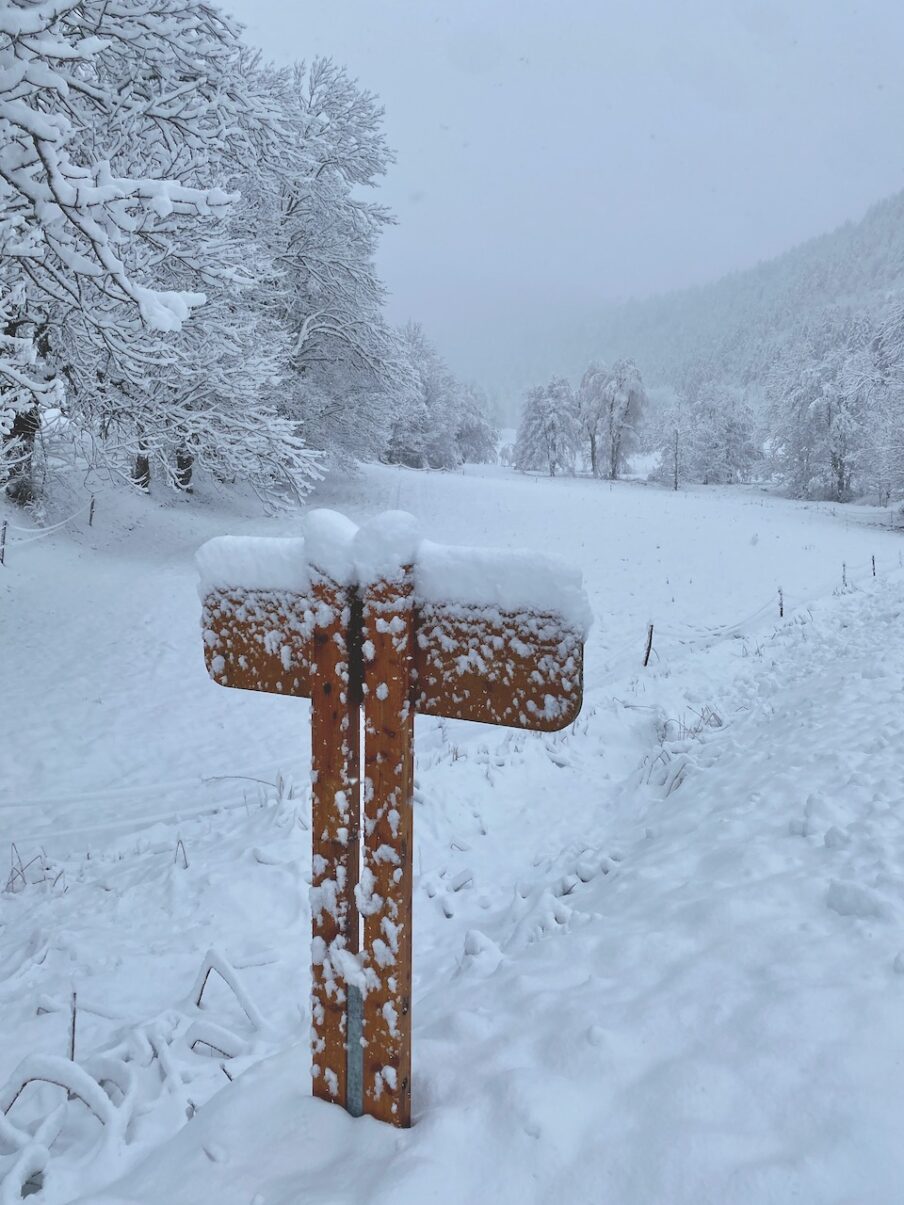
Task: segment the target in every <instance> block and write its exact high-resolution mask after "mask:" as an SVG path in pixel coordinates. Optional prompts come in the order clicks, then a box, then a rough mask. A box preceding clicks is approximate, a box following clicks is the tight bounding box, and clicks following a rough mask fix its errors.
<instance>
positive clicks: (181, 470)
mask: <svg viewBox="0 0 904 1205" xmlns="http://www.w3.org/2000/svg"><path fill="white" fill-rule="evenodd" d="M194 467H195V458H194V456H193V455H192V453H191V452H189V450H188V448H179V450H178V451H177V452H176V473H175V476H174V478H173V482H174V484H175V486H176V489H177V490H181V491H182V492H183V493H184V494H190V493H191V492H192V485H191V475H192V471H193V469H194Z"/></svg>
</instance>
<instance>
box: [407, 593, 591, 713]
mask: <svg viewBox="0 0 904 1205" xmlns="http://www.w3.org/2000/svg"><path fill="white" fill-rule="evenodd" d="M416 622H417V640H416V645H415V661H414V668H415V676H414V681H413V686H412V692H413V694H412V697H413V699H414V703H415V707H416V709H417V711H418V712H419V713H420V714H422V715H435V716H445V717H447V718H449V719H456V720H476V721H479V722H480V723H483V724H504V725H507V726H508V727H510V728H530V729H533V730H534V731H539V732H556V731H558V729H560V728H565V727H567V726H568V724H570V723H572V721H573V720H574V719H576V718H577V715H578V712H579V711H580V710H581V702H582V698H583V642H582V639H581V635H580V633H579V632H577V631H575V630H574V629H571V628H566V627H564V626H563V625H562V623H561V620H560V619H558V617H557V616H554V615H537V614H533V613H531V614H520V615H519V614H504V615H501V616H499V615H495V614H494V615H493V616H492V617H487V615H486V614H485V613H484V612H482V611H481V610H480V609H478V608H468V607H464V606H460V605H458V606H457V605H453V604H449V605H448V606H444V605H442V604H432V605H430V606H422V607H420V608H419V611H418V614H417V617H416Z"/></svg>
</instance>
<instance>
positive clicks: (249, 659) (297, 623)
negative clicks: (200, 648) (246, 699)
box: [202, 589, 313, 698]
mask: <svg viewBox="0 0 904 1205" xmlns="http://www.w3.org/2000/svg"><path fill="white" fill-rule="evenodd" d="M312 619H313V617H312V614H311V602H310V599H308V598H306V597H305V596H304V595H301V594H292V593H287V592H286V591H281V590H238V589H237V590H215V591H213V592H211V593H210V594H208V595H207V596H206V598H205V599H204V607H203V616H202V624H203V628H204V658H205V660H206V662H207V670H208V673H209V674H210V676H211V677H212V678H213V680H214V681H215V682H218V683H219V684H220V686H236V687H239V688H240V689H242V690H262V691H266V692H267V693H268V694H284V695H295V696H301V697H303V698H308V697H309V696H310V693H311V690H310V683H309V660H308V658H309V652H310V650H309V636H310V629H311V624H312Z"/></svg>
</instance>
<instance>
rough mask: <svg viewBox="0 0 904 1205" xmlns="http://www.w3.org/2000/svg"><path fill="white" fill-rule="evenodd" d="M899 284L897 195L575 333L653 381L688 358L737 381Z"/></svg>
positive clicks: (902, 246)
mask: <svg viewBox="0 0 904 1205" xmlns="http://www.w3.org/2000/svg"><path fill="white" fill-rule="evenodd" d="M902 290H904V193H898V194H896V195H894V196H892V197H889V198H887V199H886V200H884V201H881V202H879V203H878V204H877V205H874V206H873V207H872V208H871V209H870V210H869V212H868V213H867V214H866V215H865V217H863V219H862V220H861V221H859V222H848V223H846V224H845V225H844V226H841V227H840V228H839V229H837V230H835V231H832V232H831V233H828V234H824V235H821V236H819V237H818V238H814V239H811V240H809V241H808V242H806V243H803V244H801V245H800V246H798V247H795V248H793V249H792V250H790V251H788V252H786V253H785V254H784V255H781V256H779V257H777V258H776V259H772V260H769V261H767V262H766V263H762V264H759V265H757V266H756V267H754V268H750V269H748V270H746V271H743V272H735V273H732V274H731V275H728V276H726V277H724V278H723V279H721V280H718V281H716V282H714V283H713V284H709V285H704V286H701V287H699V288H694V289H687V290H683V291H679V292H675V293H669V294H666V295H663V296H661V297H653V298H649V299H647V300H643V301H635V302H628V303H626V304H624V305H619V306H613V307H610V308H609V309H607V310H606V312H605V313H604V314H603V315H602V316H601V317H600V318H599V319H598V320H595V321H594V322H593V323H592V324H588V327H587V328H586V330H585V332H584V341H585V343H586V344H587V345H588V348H589V349H590V350H589V351H588V354H593V351H592V349H593V348H595V349H596V351H597V353H598V354H603V355H605V356H608V357H609V358H615V357H616V356H618V355H630V356H633V357H634V358H635V359H636V360H637V362H638V364H639V365H640V368H641V371H642V372H643V373H644V375H645V377H646V378H647V379H648V380H649V381H650V382H651V383H653V384H662V383H672V382H674V381H675V380H676V378H678V377H679V376H680V374H681V370H682V368H683V367H684V365H685V364H687V363H688V361H690V360H691V359H694V358H702V359H704V360H711V361H713V362H715V363H717V364H718V365H719V368H720V370H721V371H722V372H724V374H725V375H726V376H727V377H729V378H730V379H733V380H735V381H738V382H741V383H747V382H749V381H751V380H757V379H758V378H760V377H761V376H762V375H763V374H764V372H765V370H766V369H767V368H768V367H769V364H770V363H771V362H772V360H773V359H774V357H775V354H776V349H777V348H779V347H781V346H782V345H783V344H784V343H785V341H786V340H788V339H789V338H793V337H795V333H796V331H797V330H798V329H799V328H800V326H801V325H802V324H804V323H806V322H807V321H809V320H812V319H813V318H815V317H816V316H818V315H819V314H820V313H822V312H823V311H824V310H826V309H828V308H832V307H842V308H849V309H851V310H853V311H864V310H869V311H870V312H873V313H877V312H881V311H882V310H883V308H884V307H885V306H886V305H887V303H888V301H889V300H890V299H891V298H894V297H900V295H901V293H902Z"/></svg>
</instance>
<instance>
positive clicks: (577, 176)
mask: <svg viewBox="0 0 904 1205" xmlns="http://www.w3.org/2000/svg"><path fill="white" fill-rule="evenodd" d="M225 6H226V7H227V8H229V9H230V10H231V11H232V12H233V13H235V15H236V16H238V17H239V18H240V19H241V20H242V21H243V22H244V23H245V24H246V25H247V26H248V37H249V40H250V41H252V42H254V43H255V44H257V45H259V46H261V47H262V48H263V49H264V51H265V52H266V54H267V55H268V57H271V58H273V59H275V60H277V61H280V62H286V61H288V60H290V59H293V58H310V57H312V56H313V55H316V54H325V55H330V56H332V57H333V58H335V59H336V60H337V61H339V62H342V63H344V64H346V65H347V66H348V67H349V69H350V70H351V72H352V73H353V74H354V75H355V76H357V77H358V79H359V80H360V81H361V82H362V83H363V84H364V85H365V86H366V87H367V88H369V89H371V90H372V91H374V92H376V93H378V94H379V95H380V96H381V98H382V99H383V102H384V104H385V106H386V130H387V134H388V138H389V141H390V143H391V145H392V146H393V147H394V149H395V151H396V155H397V162H396V164H395V166H394V167H393V169H392V171H391V173H390V175H389V176H388V177H387V179H386V181H385V184H384V186H383V188H382V190H381V192H382V199H383V200H384V201H385V202H386V203H387V204H389V205H390V206H391V207H392V208H393V209H394V211H395V212H396V214H397V215H398V219H399V225H398V227H397V228H395V229H394V230H392V231H390V232H389V233H388V234H387V236H386V238H385V241H384V246H383V249H382V252H381V256H380V268H381V271H382V274H383V277H384V279H385V280H386V282H387V283H388V285H389V288H390V290H391V293H392V298H391V307H390V316H391V317H392V318H393V319H394V320H397V321H404V320H406V319H407V318H409V317H412V318H417V319H419V320H420V321H422V322H423V323H424V325H425V327H426V328H427V331H428V333H429V334H430V335H431V337H432V338H433V339H434V341H435V342H436V343H437V344H438V345H439V347H440V349H441V351H442V352H443V353H444V354H445V355H446V357H447V359H448V360H449V361H450V364H451V366H452V367H453V369H454V370H455V371H456V372H457V373H458V374H459V375H462V376H466V377H475V378H478V379H482V380H484V381H485V382H486V383H487V384H489V385H491V386H495V387H496V388H497V389H502V390H504V391H508V390H509V389H511V388H514V387H515V386H517V385H520V384H522V383H523V380H524V371H525V368H524V366H525V365H526V364H528V363H531V364H532V365H533V364H534V363H536V360H537V354H536V353H537V348H538V346H542V347H543V349H544V357H545V359H547V360H548V361H549V363H550V368H549V371H553V370H556V369H558V370H559V371H563V372H570V371H574V370H575V369H576V368H577V367H579V366H578V365H572V364H570V363H567V362H566V361H567V351H566V350H565V349H566V348H567V338H566V335H567V331H568V328H569V326H570V325H573V324H574V323H575V322H576V321H577V322H580V323H581V324H585V323H586V321H587V318H588V315H590V314H592V312H593V311H594V308H597V309H598V308H599V306H600V305H601V303H603V302H605V301H608V300H611V299H617V298H623V297H629V296H642V295H646V294H649V293H653V292H660V291H664V290H668V289H672V288H675V287H679V286H682V285H687V284H695V283H700V282H703V281H706V280H709V279H712V278H715V277H717V276H719V275H721V274H723V273H724V272H726V271H728V270H730V269H732V268H738V267H744V266H746V265H749V264H753V263H755V262H756V261H757V260H760V259H763V258H767V257H769V256H772V255H774V254H775V253H777V252H779V251H782V250H784V249H786V248H788V247H790V246H792V245H793V244H794V243H796V242H799V241H800V240H802V239H804V238H807V237H808V236H810V235H812V234H817V233H821V232H823V231H825V230H828V229H831V228H832V227H834V226H836V225H838V224H839V223H841V222H842V221H844V220H845V219H847V218H856V217H859V216H861V215H862V213H863V212H864V211H865V209H866V208H867V207H868V206H869V204H870V203H871V202H873V201H875V200H878V199H879V198H880V197H882V196H885V195H887V194H889V193H891V192H894V191H896V190H897V189H899V188H902V187H904V153H902V148H904V142H902V126H904V70H902V67H901V64H902V61H904V3H902V0H864V2H863V3H859V4H858V3H853V2H852V0H320V2H319V3H317V4H314V3H308V2H306V0H226V4H225ZM559 346H561V348H562V352H561V356H559V353H558V348H559ZM559 358H561V361H562V362H561V363H558V362H557V361H558V359H559Z"/></svg>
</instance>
